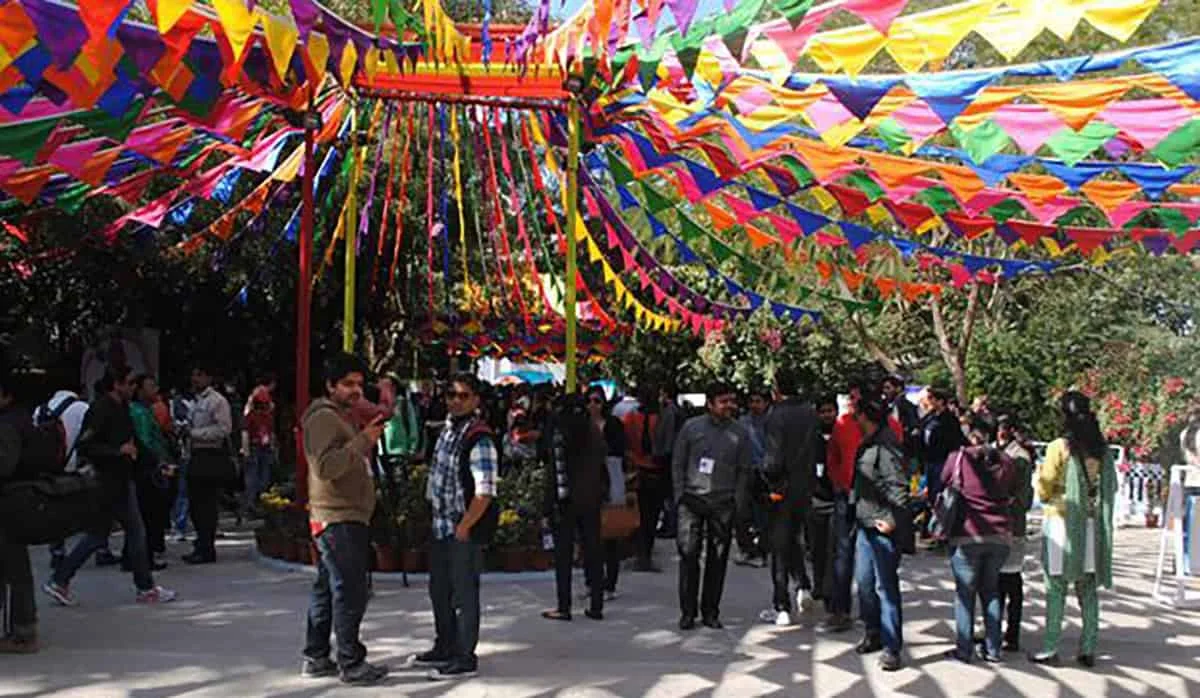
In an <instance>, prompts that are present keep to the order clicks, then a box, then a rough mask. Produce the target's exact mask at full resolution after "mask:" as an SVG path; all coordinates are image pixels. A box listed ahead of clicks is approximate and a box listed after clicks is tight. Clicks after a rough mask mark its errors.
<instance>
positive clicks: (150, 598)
mask: <svg viewBox="0 0 1200 698" xmlns="http://www.w3.org/2000/svg"><path fill="white" fill-rule="evenodd" d="M99 388H100V391H101V393H102V394H101V395H100V396H99V397H98V398H97V399H96V401H95V403H93V404H92V406H91V408H90V409H89V410H88V413H87V416H86V417H84V420H83V427H82V429H81V431H80V435H79V446H78V450H79V452H80V453H81V454H82V455H83V456H84V457H85V458H86V459H87V460H88V461H89V462H90V463H91V464H92V466H93V467H95V469H96V475H97V478H98V479H99V480H100V483H101V486H102V487H103V488H104V491H105V493H106V494H107V495H108V497H109V501H111V502H112V512H111V515H108V516H102V517H101V518H100V519H99V520H98V521H97V522H96V524H95V525H94V526H93V527H92V528H91V530H89V531H87V532H85V533H84V535H83V538H82V539H80V541H79V542H78V543H76V544H75V547H74V548H72V549H71V552H70V553H68V554H67V556H66V558H65V559H64V560H63V561H62V563H61V564H60V565H59V566H58V568H57V569H56V570H54V576H53V577H52V578H51V580H50V581H49V582H46V584H45V586H43V587H42V589H43V591H45V592H46V593H47V594H48V595H49V596H50V598H52V599H54V600H55V601H56V602H58V603H59V604H61V605H63V606H75V605H77V603H78V602H77V601H76V600H75V597H74V596H73V595H72V594H71V588H70V585H71V579H72V578H73V577H74V576H75V573H76V572H78V571H79V568H80V567H82V566H83V563H84V562H86V561H87V559H88V558H89V557H91V555H92V553H94V552H96V551H97V550H100V549H102V548H104V547H106V546H107V545H108V534H109V532H110V530H111V527H112V520H113V519H116V520H117V521H119V522H120V523H121V527H122V528H123V529H124V531H125V542H126V546H127V548H126V549H127V550H128V551H129V556H130V557H131V558H132V559H131V560H130V561H129V562H130V566H131V568H132V570H133V582H134V585H135V586H137V596H136V598H135V600H136V601H137V603H147V604H157V603H166V602H168V601H174V600H175V592H173V591H171V590H169V589H164V588H162V587H160V586H155V584H154V577H153V575H151V573H150V555H149V553H148V552H147V547H146V527H145V524H144V523H143V519H142V512H141V510H140V509H139V508H138V498H137V492H136V488H135V486H134V480H133V477H134V471H135V468H137V467H138V449H137V444H136V442H135V440H134V433H133V419H132V417H130V415H129V401H130V399H132V398H133V392H134V388H135V383H134V381H133V377H132V376H131V375H130V372H129V369H128V368H125V367H117V368H112V369H109V371H108V372H107V373H105V374H104V377H103V378H101V379H100V383H99Z"/></svg>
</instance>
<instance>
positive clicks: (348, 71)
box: [338, 41, 358, 87]
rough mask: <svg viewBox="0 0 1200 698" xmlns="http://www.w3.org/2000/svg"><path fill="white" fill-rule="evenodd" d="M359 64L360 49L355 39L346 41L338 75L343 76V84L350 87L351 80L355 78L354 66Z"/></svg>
mask: <svg viewBox="0 0 1200 698" xmlns="http://www.w3.org/2000/svg"><path fill="white" fill-rule="evenodd" d="M357 64H358V49H357V48H355V47H354V42H353V41H347V42H346V48H344V49H342V60H341V62H340V63H339V65H338V75H339V76H341V78H342V85H343V86H344V87H349V86H350V83H351V80H353V79H354V67H355V66H356V65H357Z"/></svg>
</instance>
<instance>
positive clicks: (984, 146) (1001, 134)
mask: <svg viewBox="0 0 1200 698" xmlns="http://www.w3.org/2000/svg"><path fill="white" fill-rule="evenodd" d="M950 132H951V133H952V134H954V137H955V138H956V139H957V140H958V143H959V145H961V146H962V148H963V150H965V151H967V154H968V155H970V156H971V159H972V160H974V161H975V162H976V164H981V163H983V162H986V161H987V159H988V158H990V157H992V156H993V155H995V154H996V153H999V152H1000V151H1001V150H1003V149H1004V146H1006V145H1008V143H1009V141H1011V140H1012V139H1010V138H1009V137H1008V133H1007V132H1005V130H1004V129H1003V128H1001V127H1000V125H999V124H997V123H996V122H995V121H992V120H991V119H988V120H987V121H984V122H983V123H982V124H979V125H978V126H976V127H975V128H973V129H971V130H969V131H966V130H964V129H962V128H960V127H959V125H958V124H957V123H955V124H951V125H950Z"/></svg>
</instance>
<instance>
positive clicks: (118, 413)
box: [78, 393, 135, 484]
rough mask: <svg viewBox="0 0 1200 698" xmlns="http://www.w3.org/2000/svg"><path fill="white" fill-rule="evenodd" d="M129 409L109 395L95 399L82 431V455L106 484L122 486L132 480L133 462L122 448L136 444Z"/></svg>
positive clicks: (80, 435) (80, 440)
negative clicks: (122, 451) (131, 443)
mask: <svg viewBox="0 0 1200 698" xmlns="http://www.w3.org/2000/svg"><path fill="white" fill-rule="evenodd" d="M133 437H134V430H133V417H131V416H130V415H129V405H127V404H125V403H123V402H121V401H120V400H117V399H114V398H113V397H112V396H111V395H109V394H107V393H106V394H103V395H100V396H99V397H97V398H96V401H95V402H93V403H92V406H91V407H90V408H89V409H88V412H87V415H86V416H85V417H84V418H83V426H82V427H81V428H80V430H79V446H78V450H79V452H80V453H81V454H82V455H83V456H84V457H85V458H87V460H88V461H89V462H91V464H92V466H93V467H94V468H95V469H96V473H97V474H98V475H99V476H100V477H101V478H102V479H104V480H105V481H107V482H109V483H112V484H121V483H125V482H129V481H130V480H132V479H133V474H134V465H135V463H134V460H133V459H132V458H130V457H129V456H126V455H125V454H123V453H121V447H122V446H124V445H125V444H127V443H129V442H130V441H133V440H134V438H133Z"/></svg>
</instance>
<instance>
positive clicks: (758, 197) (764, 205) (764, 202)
mask: <svg viewBox="0 0 1200 698" xmlns="http://www.w3.org/2000/svg"><path fill="white" fill-rule="evenodd" d="M746 192H747V193H748V194H750V201H751V203H753V204H754V208H756V209H758V210H759V211H766V210H767V209H770V208H774V207H775V206H778V205H779V204H781V203H783V201H782V200H781V199H777V198H775V197H774V196H771V195H770V194H768V193H766V192H765V191H762V190H761V189H757V188H755V187H751V186H747V187H746Z"/></svg>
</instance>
